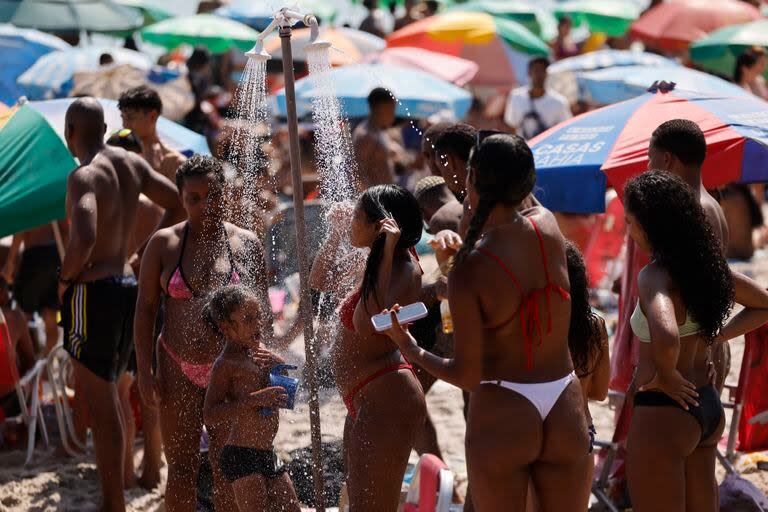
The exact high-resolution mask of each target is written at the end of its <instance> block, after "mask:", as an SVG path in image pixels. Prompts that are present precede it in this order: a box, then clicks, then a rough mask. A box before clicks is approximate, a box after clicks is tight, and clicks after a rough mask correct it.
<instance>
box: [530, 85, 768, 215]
mask: <svg viewBox="0 0 768 512" xmlns="http://www.w3.org/2000/svg"><path fill="white" fill-rule="evenodd" d="M679 118H682V119H690V120H692V121H694V122H696V123H697V124H698V125H699V126H700V127H701V129H702V131H703V132H704V137H705V138H706V141H707V159H706V161H705V162H704V167H703V169H702V178H703V180H704V185H705V186H706V187H707V188H714V187H720V186H723V185H725V184H727V183H733V182H739V183H752V182H761V181H768V103H766V102H765V101H763V100H761V99H758V98H757V97H755V96H751V95H747V96H740V97H727V96H715V95H707V94H700V93H694V92H690V91H682V90H676V89H673V90H672V91H670V92H655V93H646V94H643V95H642V96H638V97H636V98H633V99H631V100H628V101H624V102H621V103H616V104H614V105H609V106H607V107H603V108H601V109H598V110H594V111H592V112H587V113H586V114H582V115H580V116H578V117H575V118H573V119H570V120H568V121H565V122H563V123H560V124H558V125H557V126H554V127H553V128H551V129H549V130H547V131H546V132H544V133H542V134H541V135H539V136H537V137H535V138H534V139H532V140H531V141H530V142H529V144H530V146H531V149H532V151H533V155H534V158H535V161H536V197H538V198H539V200H540V201H541V202H542V203H543V204H544V205H545V206H546V207H547V208H550V209H552V210H554V211H561V212H572V213H593V212H602V211H604V209H605V192H606V187H607V186H608V185H609V184H610V185H611V186H613V187H614V188H616V190H617V191H618V192H619V194H621V193H622V192H623V190H624V184H625V183H626V182H627V180H628V179H630V178H631V177H633V176H636V175H638V174H640V173H641V172H643V171H644V170H645V169H646V167H647V165H648V143H649V141H650V138H651V134H652V133H653V131H654V130H655V129H656V127H657V126H659V125H660V124H661V123H663V122H665V121H669V120H671V119H679Z"/></svg>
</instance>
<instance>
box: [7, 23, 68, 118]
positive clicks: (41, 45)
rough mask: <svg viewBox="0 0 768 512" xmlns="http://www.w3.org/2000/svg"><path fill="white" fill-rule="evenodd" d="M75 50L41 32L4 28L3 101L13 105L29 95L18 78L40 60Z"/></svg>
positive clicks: (9, 26)
mask: <svg viewBox="0 0 768 512" xmlns="http://www.w3.org/2000/svg"><path fill="white" fill-rule="evenodd" d="M68 48H71V47H70V46H69V44H67V43H65V42H64V41H62V40H61V39H59V38H58V37H56V36H52V35H50V34H46V33H45V32H40V31H38V30H32V29H25V28H18V27H14V26H13V25H9V24H2V25H0V54H2V56H3V59H2V60H3V64H2V66H0V102H3V103H6V104H8V105H13V104H14V103H16V101H17V100H18V99H19V96H23V95H24V94H26V92H25V91H24V88H23V87H21V86H19V85H17V84H16V79H17V78H18V77H19V75H21V74H22V73H23V72H24V71H26V70H27V69H29V68H30V67H31V66H32V65H33V64H34V63H35V62H36V61H37V59H39V58H40V57H42V56H43V55H45V54H46V53H50V52H52V51H55V50H66V49H68Z"/></svg>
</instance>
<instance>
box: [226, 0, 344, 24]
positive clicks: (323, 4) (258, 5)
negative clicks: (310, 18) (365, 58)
mask: <svg viewBox="0 0 768 512" xmlns="http://www.w3.org/2000/svg"><path fill="white" fill-rule="evenodd" d="M336 4H340V5H335V4H334V2H330V1H328V0H299V1H298V2H293V3H292V4H291V6H292V7H297V8H298V10H299V12H302V13H312V14H314V15H315V16H317V17H318V18H319V19H320V20H321V22H323V23H331V22H332V21H333V20H334V18H335V17H336V14H337V12H338V7H342V8H344V7H349V5H348V3H347V2H336ZM344 4H347V5H344ZM280 7H282V5H281V4H280V3H275V2H273V1H271V0H234V1H233V2H231V3H229V4H226V5H223V6H222V7H219V8H218V9H216V10H215V11H214V14H216V15H217V16H222V17H224V18H229V19H231V20H235V21H238V22H240V23H244V24H246V25H248V26H249V27H251V28H254V29H256V30H264V29H265V28H267V25H269V24H270V23H271V22H272V20H273V19H274V16H275V13H276V12H277V11H279V10H280Z"/></svg>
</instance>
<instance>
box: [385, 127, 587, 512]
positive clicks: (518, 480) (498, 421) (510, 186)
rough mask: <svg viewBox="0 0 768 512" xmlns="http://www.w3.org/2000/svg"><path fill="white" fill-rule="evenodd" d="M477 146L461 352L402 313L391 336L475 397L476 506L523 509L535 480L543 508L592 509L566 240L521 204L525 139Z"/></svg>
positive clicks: (458, 327) (531, 172)
mask: <svg viewBox="0 0 768 512" xmlns="http://www.w3.org/2000/svg"><path fill="white" fill-rule="evenodd" d="M478 139H479V140H478V141H477V142H476V145H475V148H474V150H473V152H472V155H471V158H470V172H469V177H468V187H467V189H468V193H469V202H470V205H471V207H472V212H473V216H472V219H471V221H470V224H469V229H468V230H467V235H466V239H465V240H464V244H463V245H462V247H461V249H460V250H459V252H458V254H457V255H456V258H455V263H454V267H453V270H452V272H451V274H450V276H449V278H448V299H449V301H450V305H451V313H452V317H453V327H454V340H455V357H454V358H453V359H444V358H441V357H437V356H435V355H434V354H431V353H429V352H427V351H424V350H422V349H420V348H419V347H418V345H417V344H416V341H415V340H414V339H413V337H412V336H411V335H410V334H409V333H408V331H407V330H405V329H403V328H402V327H401V326H399V325H398V324H397V322H396V318H395V317H394V311H393V314H392V316H393V318H394V322H393V323H394V327H393V328H392V329H390V330H389V331H388V332H387V334H388V335H389V336H390V337H391V338H392V339H393V340H394V341H395V342H396V343H397V344H398V345H399V346H400V349H401V350H402V351H403V355H404V356H405V357H408V358H409V359H411V360H412V361H413V362H414V363H418V364H419V365H420V366H421V367H422V368H424V369H425V370H426V371H428V372H430V373H432V374H433V375H435V376H436V377H437V378H439V379H442V380H445V381H447V382H450V383H452V384H455V385H457V386H460V387H461V388H463V389H466V390H468V391H471V392H472V395H471V400H470V406H469V416H468V418H467V437H466V451H467V465H468V470H469V485H470V487H471V488H472V504H473V506H474V510H476V511H478V512H497V511H499V510H504V511H512V512H522V511H524V510H525V506H526V494H527V489H528V482H529V480H530V481H531V482H532V484H533V487H534V489H535V490H536V495H537V498H538V502H539V503H538V504H539V509H540V510H542V511H544V512H547V511H566V512H567V511H583V510H586V508H587V501H588V498H589V490H590V482H589V475H590V471H589V470H590V457H591V455H590V453H589V445H590V439H589V434H588V430H587V420H586V418H585V414H584V397H583V396H582V390H581V385H580V384H579V379H578V378H577V376H576V374H575V372H574V366H573V362H572V361H571V355H570V351H569V347H568V333H569V326H570V317H571V299H570V294H569V288H570V285H569V281H568V267H567V261H566V255H565V239H564V238H563V235H562V234H561V233H560V230H559V228H558V227H557V222H556V221H555V218H554V216H553V215H552V213H551V212H550V211H548V210H547V209H545V208H543V207H541V206H535V207H533V208H528V209H523V210H522V211H521V209H520V205H521V202H522V201H523V200H524V199H525V198H526V197H527V196H528V194H530V193H531V191H532V190H533V186H534V183H535V181H536V172H535V169H534V163H533V154H532V153H531V150H530V149H529V148H528V146H527V144H526V143H525V141H524V140H523V139H522V138H520V137H518V136H515V135H507V134H496V135H491V136H490V137H487V138H485V139H483V140H480V138H478ZM396 309H397V307H396V308H393V310H396Z"/></svg>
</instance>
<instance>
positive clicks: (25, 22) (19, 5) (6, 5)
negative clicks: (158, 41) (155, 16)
mask: <svg viewBox="0 0 768 512" xmlns="http://www.w3.org/2000/svg"><path fill="white" fill-rule="evenodd" d="M0 22H8V23H12V24H14V25H16V26H17V27H25V28H36V29H38V30H44V31H46V32H80V31H83V30H85V31H88V32H115V31H121V30H134V29H137V28H139V27H140V26H141V25H142V22H143V17H142V15H141V13H140V12H139V11H137V10H136V9H131V8H129V7H125V6H123V5H119V4H117V3H115V2H113V1H112V0H15V1H14V0H3V1H2V2H0Z"/></svg>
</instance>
